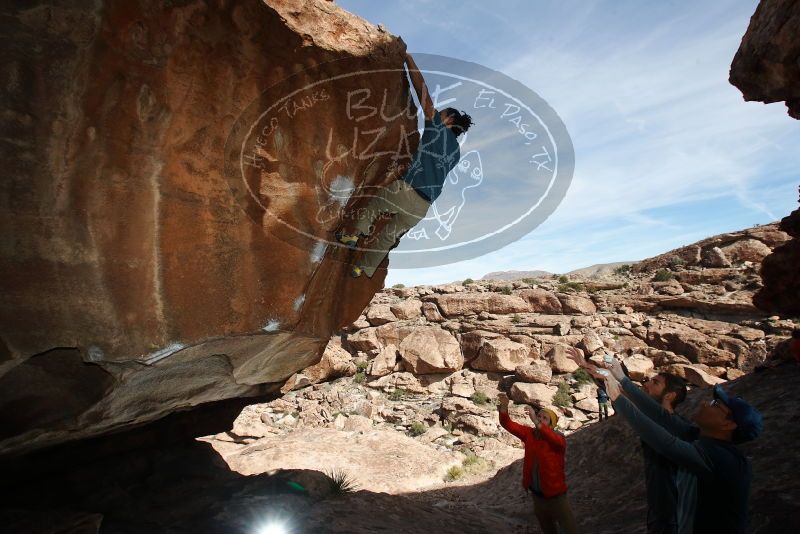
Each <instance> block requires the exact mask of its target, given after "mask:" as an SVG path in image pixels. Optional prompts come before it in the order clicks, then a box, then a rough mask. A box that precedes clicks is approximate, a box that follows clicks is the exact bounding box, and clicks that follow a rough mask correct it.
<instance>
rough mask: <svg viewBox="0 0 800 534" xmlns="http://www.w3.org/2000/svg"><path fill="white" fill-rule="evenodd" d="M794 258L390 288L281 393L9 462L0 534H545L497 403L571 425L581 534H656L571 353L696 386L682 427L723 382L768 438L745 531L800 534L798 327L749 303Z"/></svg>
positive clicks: (758, 452)
mask: <svg viewBox="0 0 800 534" xmlns="http://www.w3.org/2000/svg"><path fill="white" fill-rule="evenodd" d="M786 237H787V236H786V234H784V233H783V232H780V231H779V230H778V229H777V228H776V227H775V226H774V225H770V226H764V227H759V228H753V229H750V230H745V231H742V232H736V233H732V234H725V235H723V236H716V237H714V238H710V239H707V240H704V241H702V242H700V243H697V244H694V245H690V246H688V247H684V248H681V249H678V250H675V251H671V252H669V253H667V254H664V255H661V256H658V257H655V258H651V259H649V260H644V261H642V262H639V263H637V264H636V265H635V266H633V267H632V268H631V269H627V268H624V267H621V268H618V270H617V271H616V272H614V273H611V274H604V275H602V276H600V277H594V278H578V277H575V276H571V277H567V278H561V277H559V278H552V277H551V278H548V279H536V280H532V279H525V280H515V281H499V282H494V281H479V282H474V281H470V280H465V281H463V282H459V283H453V284H446V285H441V286H434V287H415V288H404V287H396V288H389V289H385V290H384V291H382V292H380V293H379V294H377V295H376V296H375V298H374V299H373V301H372V303H371V304H370V306H369V307H368V308H367V309H366V310H365V311H364V314H363V315H362V316H361V317H359V318H358V320H356V321H355V322H354V323H353V324H351V325H349V326H348V327H346V328H345V329H344V330H343V331H342V332H341V333H340V334H339V335H337V336H335V337H334V338H332V339H331V341H330V343H329V344H328V347H327V349H326V351H325V354H324V356H323V358H322V360H321V361H320V362H319V363H317V364H315V365H313V366H311V367H309V368H307V369H305V370H303V371H302V372H300V373H297V374H296V375H294V376H293V377H291V378H290V379H289V380H288V381H287V382H286V383H285V384H284V386H283V389H282V391H281V392H280V394H272V396H270V397H269V398H263V399H261V402H258V403H256V404H250V405H247V404H246V403H245V402H244V401H237V403H235V404H225V405H224V406H223V407H224V410H223V411H221V412H214V411H213V410H216V409H217V408H216V405H208V406H203V407H200V408H197V409H195V410H193V411H190V412H186V413H185V414H173V415H171V416H169V417H168V418H166V419H164V420H163V421H160V422H159V423H156V424H153V425H147V426H145V427H142V428H141V429H136V430H130V431H128V432H126V433H124V434H120V435H117V436H107V437H104V438H97V439H96V440H88V441H83V442H80V443H78V444H72V445H69V444H67V445H63V446H61V447H60V448H56V449H53V450H45V451H42V452H41V453H40V454H36V455H29V456H25V457H23V458H20V459H19V460H14V459H9V461H8V462H6V463H4V464H3V465H0V469H2V471H3V472H4V473H7V474H8V480H9V481H10V484H11V485H13V487H14V488H15V492H14V494H13V495H12V496H11V497H9V498H8V499H7V500H6V501H5V503H4V507H3V509H2V510H0V524H2V525H3V528H6V529H7V530H8V529H10V530H9V531H10V532H31V533H33V532H61V531H63V532H97V531H98V529H99V530H100V531H102V532H112V533H115V532H125V533H128V532H226V533H229V532H242V533H252V532H259V528H260V526H261V525H266V524H268V522H269V521H273V520H275V521H284V522H286V524H287V525H288V527H289V532H292V533H298V534H299V533H305V532H314V533H317V532H323V533H325V532H330V533H334V532H335V533H362V532H363V533H374V532H419V533H428V532H453V533H455V532H458V533H463V532H476V533H484V532H518V533H524V532H536V531H537V530H536V527H533V526H532V525H533V522H532V520H531V519H532V518H531V506H530V502H528V500H527V497H526V496H525V494H524V493H523V492H522V491H521V488H520V487H519V480H520V477H521V473H520V471H521V458H522V449H521V448H520V447H519V443H517V440H516V439H514V438H513V437H512V436H510V435H509V434H508V433H507V432H505V431H503V430H502V429H501V428H500V427H499V426H498V421H497V415H496V408H495V404H494V401H495V399H496V397H497V394H498V393H499V392H500V391H506V392H508V393H509V394H510V395H511V397H512V398H513V400H514V401H515V405H514V406H513V407H512V410H516V417H517V418H518V419H520V420H524V417H525V416H524V414H523V413H522V406H523V405H524V404H532V405H536V406H550V407H553V408H554V409H555V410H556V411H558V413H559V414H560V416H561V420H560V422H559V428H560V429H561V430H562V431H563V432H564V433H565V434H568V435H569V438H568V454H567V466H566V468H567V481H568V484H569V486H570V498H571V500H572V502H573V506H574V509H575V512H576V515H577V516H578V517H579V521H580V523H581V528H582V529H583V531H584V532H592V533H594V532H609V533H612V532H620V533H621V532H626V533H628V532H643V525H644V513H645V510H644V492H643V479H642V472H641V463H640V462H641V460H640V452H639V450H638V440H637V439H636V438H635V437H634V436H633V435H632V433H631V431H630V430H629V429H628V427H627V426H626V425H625V424H624V422H622V421H620V420H618V419H617V418H615V417H612V418H611V419H610V420H609V421H607V422H603V423H602V424H597V413H596V410H597V404H596V400H595V395H596V387H595V385H594V383H593V382H592V381H591V380H588V379H587V377H585V376H582V375H581V373H579V372H576V368H575V365H574V364H573V362H571V361H570V360H568V359H566V358H565V355H564V352H565V348H566V347H577V348H579V349H580V350H582V351H583V352H584V353H585V354H587V356H588V357H590V358H593V359H597V358H599V357H602V355H604V354H605V353H606V352H614V353H616V354H617V355H618V357H620V358H621V359H622V360H623V361H624V362H625V364H626V365H627V367H628V369H629V371H630V374H631V376H632V377H633V378H634V379H637V380H642V379H644V378H645V377H648V376H651V375H653V374H654V373H656V372H658V371H661V370H664V371H669V372H673V373H677V374H680V375H682V376H684V377H685V378H686V379H687V380H688V381H689V382H690V383H691V384H692V386H693V388H692V391H691V392H690V397H689V400H688V401H687V403H686V406H685V407H684V408H683V411H684V413H686V414H689V413H691V411H692V408H693V405H695V404H696V403H697V402H698V400H699V399H701V398H703V397H704V396H707V395H708V392H707V390H706V388H707V387H708V386H710V385H711V384H716V383H722V382H729V383H730V384H729V387H730V388H731V389H732V390H733V391H734V393H736V394H741V395H744V396H745V397H746V398H748V399H749V400H751V402H753V403H754V404H755V405H756V406H758V407H759V409H761V410H762V412H763V413H764V416H765V421H766V423H765V427H766V430H765V432H764V435H763V436H762V437H761V438H760V439H759V440H757V442H754V443H753V444H750V445H748V446H747V448H746V450H747V452H748V454H750V455H751V456H752V457H753V462H754V472H755V476H754V481H753V494H752V498H751V512H752V517H753V520H752V522H751V524H752V527H753V528H752V531H753V532H758V533H768V532H790V531H794V530H797V528H798V527H799V525H797V519H796V518H797V517H798V514H797V512H798V511H800V504H798V501H797V499H798V495H800V486H798V482H797V478H796V476H794V473H795V472H796V471H797V465H796V463H797V462H796V458H795V456H794V455H792V454H791V452H790V451H791V446H789V445H788V444H794V443H796V442H797V441H798V438H800V435H798V432H799V431H798V428H800V427H799V426H798V425H797V424H796V423H797V421H799V420H800V413H798V406H799V405H798V403H797V402H796V399H795V398H794V396H793V394H792V392H793V390H794V389H795V388H796V383H797V380H798V378H800V369H798V368H796V367H795V366H794V365H793V364H781V365H779V366H777V367H772V366H773V365H774V364H776V363H779V362H780V361H781V360H782V359H783V358H785V356H786V353H785V352H786V349H785V340H786V339H787V338H788V336H789V333H790V332H791V330H792V328H794V327H796V326H797V324H798V321H797V318H792V317H788V318H780V317H777V316H773V317H766V316H765V315H764V314H763V313H761V312H759V311H758V310H756V309H755V308H754V307H753V306H752V305H751V304H750V299H751V298H752V294H753V292H754V291H757V290H758V289H759V288H760V287H761V279H760V276H759V264H760V260H761V259H762V258H763V257H764V255H766V254H767V253H769V251H770V250H771V249H772V248H775V247H777V246H779V245H780V244H781V243H783V242H785V241H786ZM765 363H766V364H767V367H764V366H763V364H765ZM759 366H762V367H761V368H762V369H764V370H762V371H756V372H754V370H757V369H758V368H759ZM220 409H222V408H220ZM228 421H233V423H232V424H231V423H229V422H228ZM198 436H201V437H199V438H198V439H193V438H196V437H198ZM187 438H192V439H187ZM336 480H338V483H337V482H336ZM348 485H349V486H350V487H349V488H348V487H347V486H348ZM187 497H190V498H187ZM787 529H788V530H787Z"/></svg>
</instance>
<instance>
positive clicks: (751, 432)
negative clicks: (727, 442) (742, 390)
mask: <svg viewBox="0 0 800 534" xmlns="http://www.w3.org/2000/svg"><path fill="white" fill-rule="evenodd" d="M714 398H715V399H719V400H721V401H722V402H723V403H724V404H725V406H727V407H728V408H729V409H730V410H731V415H732V416H733V421H734V422H735V423H736V430H734V431H733V442H734V443H744V442H746V441H750V440H751V439H755V438H757V437H758V435H759V434H761V431H762V430H763V429H764V422H763V419H762V417H761V413H760V412H759V411H758V410H756V409H755V408H753V407H752V406H751V405H750V404H748V403H747V402H745V400H744V399H743V398H741V397H730V396H728V394H727V393H725V390H723V389H722V386H720V385H719V384H717V385H716V386H714Z"/></svg>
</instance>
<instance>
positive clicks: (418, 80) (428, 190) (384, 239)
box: [336, 54, 472, 278]
mask: <svg viewBox="0 0 800 534" xmlns="http://www.w3.org/2000/svg"><path fill="white" fill-rule="evenodd" d="M406 66H407V68H408V74H409V77H410V78H411V84H412V85H413V87H414V91H415V92H416V93H417V97H418V98H419V102H420V105H421V106H422V111H423V113H424V115H425V131H424V133H423V134H422V138H421V139H420V141H419V147H418V148H417V151H416V153H415V154H414V158H413V160H412V162H411V165H410V166H409V167H408V170H407V171H406V172H405V174H403V176H402V177H400V178H397V179H395V180H394V181H392V182H391V183H389V184H388V185H387V186H386V187H383V188H381V190H380V191H379V192H378V193H377V194H376V195H375V196H373V197H372V198H371V199H370V200H369V202H368V203H367V205H366V206H365V208H364V209H363V210H361V211H360V212H359V216H358V217H357V218H356V221H355V225H354V226H355V228H353V230H352V231H353V233H347V232H345V231H341V232H338V233H337V234H336V238H337V240H338V241H339V242H340V243H342V244H344V245H347V246H349V247H351V248H354V249H355V248H357V246H358V241H359V239H360V238H362V237H364V238H367V237H370V236H371V235H372V233H373V231H374V226H373V223H374V222H375V221H376V220H377V219H378V218H379V217H380V216H382V215H387V214H388V215H391V216H392V219H391V220H390V221H389V222H388V223H387V224H386V225H385V226H384V227H383V228H382V229H381V231H380V233H379V234H378V235H376V236H372V237H373V238H374V242H372V243H370V244H369V246H367V247H365V248H366V250H365V252H364V254H363V255H362V257H361V258H360V259H359V260H358V261H357V264H356V265H354V266H353V269H352V270H351V275H352V276H354V277H356V278H358V277H359V276H361V273H362V272H363V273H366V275H367V276H369V277H370V278H372V275H373V274H375V270H376V269H377V268H378V266H379V265H380V264H381V262H382V261H383V259H384V258H385V257H386V255H387V254H389V251H390V250H391V249H392V248H394V247H395V246H396V245H397V242H398V241H399V240H400V238H401V237H402V236H403V234H405V233H406V232H407V231H408V230H410V229H411V228H413V227H414V225H416V224H417V223H418V222H419V221H421V220H422V219H423V218H425V214H426V213H427V212H428V208H430V207H431V203H433V201H434V200H436V198H437V197H438V196H439V195H440V194H441V192H442V187H443V185H444V181H445V179H446V178H447V174H448V173H449V172H450V170H451V169H452V168H453V167H455V166H456V164H457V163H458V161H459V160H460V159H461V150H460V148H459V144H458V139H457V138H458V136H459V135H461V134H462V133H464V132H466V131H467V130H469V127H470V126H472V118H471V117H470V116H469V115H467V114H466V113H463V112H459V111H457V110H456V109H454V108H446V109H444V110H442V111H438V110H437V109H436V108H435V107H434V106H433V101H432V100H431V97H430V94H429V93H428V88H427V86H426V84H425V79H424V78H423V76H422V73H420V71H419V69H418V68H417V65H416V63H414V59H413V58H412V57H411V55H410V54H406Z"/></svg>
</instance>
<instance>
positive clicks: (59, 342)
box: [0, 0, 416, 452]
mask: <svg viewBox="0 0 800 534" xmlns="http://www.w3.org/2000/svg"><path fill="white" fill-rule="evenodd" d="M97 6H98V7H97V8H96V9H95V10H90V9H89V8H65V7H59V6H56V5H53V6H48V5H42V6H39V7H36V8H31V9H20V10H17V11H15V12H13V13H12V14H11V15H10V16H8V17H6V18H5V19H4V21H3V22H2V25H3V30H4V32H3V33H4V35H6V40H7V42H6V43H5V44H4V48H5V49H6V52H5V53H4V61H5V62H6V65H5V66H4V69H3V71H4V72H5V73H6V75H5V76H6V79H5V81H4V83H3V88H2V91H3V93H4V95H3V100H4V103H5V104H4V105H5V108H6V109H5V114H6V115H5V116H6V120H5V121H4V125H3V128H4V129H5V130H6V131H5V133H4V136H5V137H7V138H11V139H13V140H14V146H13V148H9V147H11V145H9V144H5V145H4V146H5V147H6V148H5V149H4V152H3V153H2V158H3V160H2V161H3V165H4V168H5V173H6V177H5V178H4V179H3V181H2V184H0V192H1V193H2V194H1V195H0V202H2V212H1V213H0V218H2V228H3V232H2V236H1V237H0V244H1V245H2V247H0V270H1V271H2V273H3V276H2V282H0V284H2V288H1V289H0V290H2V293H3V295H4V296H3V299H2V301H1V302H0V317H1V318H2V319H1V321H0V391H1V392H2V393H0V414H6V413H7V412H8V413H10V412H12V411H15V409H14V408H13V407H14V406H19V405H20V403H22V402H27V401H26V400H25V399H27V400H28V401H29V400H30V399H31V395H33V396H35V397H36V402H37V403H38V404H37V406H39V407H40V410H39V411H40V412H41V413H46V412H47V413H49V415H48V417H47V418H42V417H40V416H41V413H38V412H36V410H34V411H33V412H32V413H30V414H28V415H27V416H26V414H25V413H22V414H20V413H16V416H15V417H16V420H17V423H18V424H17V426H16V427H15V428H16V430H15V431H14V432H11V433H9V432H5V433H3V434H2V435H0V440H3V439H4V440H5V441H0V452H2V451H3V450H15V449H19V448H27V447H32V446H37V445H40V444H45V443H51V442H55V441H60V440H63V439H66V435H67V433H69V432H72V434H70V437H80V436H81V435H89V434H93V433H97V432H102V431H104V430H109V429H112V428H116V427H118V426H120V425H126V424H129V423H132V422H140V421H143V420H148V419H152V418H155V417H158V416H161V415H164V414H165V413H168V412H169V411H171V410H173V409H176V408H181V407H186V406H191V405H195V404H198V403H201V402H207V401H210V400H217V399H221V398H227V397H233V396H240V395H253V394H257V393H259V392H263V391H264V390H265V389H264V386H260V385H261V384H265V383H280V382H282V381H283V380H285V379H286V378H288V377H289V376H290V375H291V374H292V373H293V372H295V371H297V370H299V369H302V368H304V367H306V366H308V365H309V364H310V363H314V361H316V360H318V359H319V356H320V354H321V352H322V350H323V349H324V347H325V344H326V343H327V340H328V338H329V337H330V334H331V332H332V331H334V330H335V329H337V328H339V327H341V326H343V325H345V324H349V323H351V322H352V321H353V320H354V319H356V318H357V317H358V315H359V313H360V312H361V310H362V309H363V308H364V307H365V306H366V304H367V303H368V302H369V300H370V298H371V297H372V295H373V294H374V292H375V291H376V290H377V289H379V288H380V287H382V284H383V278H384V276H385V271H379V272H378V273H377V274H376V276H375V277H374V278H373V279H371V280H368V279H366V278H365V277H362V278H361V279H359V280H353V279H350V278H349V277H348V276H347V273H348V266H347V262H349V261H352V259H353V258H352V256H351V254H350V253H349V251H345V250H342V249H338V248H336V247H335V246H333V245H329V246H327V248H326V247H325V246H324V245H318V243H319V241H318V239H320V238H321V239H330V238H331V235H332V233H333V231H334V230H335V229H336V228H337V227H338V226H339V225H340V224H341V213H342V212H341V210H338V209H337V208H338V207H341V206H338V207H337V204H336V203H337V202H339V204H343V205H347V206H348V208H353V207H354V206H353V205H352V204H353V203H354V202H353V201H352V200H349V201H348V197H347V196H344V197H343V199H337V198H336V197H335V195H333V196H332V193H331V183H332V182H333V181H335V180H337V179H338V180H339V181H340V182H344V183H350V184H352V185H353V186H354V187H363V186H366V185H375V184H376V183H378V182H379V181H380V180H382V179H383V177H384V176H385V174H386V173H387V170H388V166H389V162H390V158H389V157H388V156H386V155H384V156H372V155H370V154H376V153H380V152H383V153H384V154H387V153H391V152H393V151H395V150H396V148H397V147H398V146H399V145H400V144H401V142H403V141H407V140H408V139H411V140H412V141H413V135H409V134H408V132H414V131H415V129H416V121H415V119H414V118H413V115H412V116H409V114H408V113H401V112H402V111H403V109H404V107H405V106H406V103H407V102H408V87H407V84H406V81H405V77H404V76H403V75H402V73H401V72H400V71H399V70H397V69H400V68H402V62H403V52H404V45H403V43H402V42H400V41H398V40H397V39H396V38H394V37H391V36H389V35H388V34H386V33H384V32H383V31H382V30H380V29H379V28H377V27H374V26H372V25H370V24H367V23H366V22H364V21H362V20H360V19H358V18H356V17H354V16H352V15H350V14H348V13H346V12H345V11H343V10H342V9H341V8H339V7H337V6H335V5H334V4H332V3H330V2H325V1H321V0H320V1H309V2H305V3H303V5H302V8H299V7H298V3H296V2H290V1H284V0H269V1H267V2H263V1H258V0H244V1H240V2H233V3H219V2H210V1H201V0H196V1H190V2H172V3H165V2H160V1H131V2H100V3H99V4H97ZM6 45H8V46H6ZM375 69H395V70H394V71H391V70H389V71H387V72H385V73H383V74H380V75H371V76H369V77H366V78H360V79H354V78H344V79H342V80H341V81H334V82H330V83H328V84H326V85H325V87H324V88H322V89H320V90H312V89H309V88H308V87H307V85H308V84H309V83H311V82H313V81H315V80H317V79H319V78H320V77H335V76H338V75H342V74H347V73H352V72H353V71H354V70H375ZM292 75H294V77H292V78H290V77H291V76H292ZM287 78H289V81H288V82H287V81H286V80H287ZM268 88H272V89H271V92H270V90H267V89H268ZM265 90H266V91H265ZM289 90H297V91H298V92H297V94H296V95H295V97H294V98H293V99H292V98H290V99H289V100H287V101H286V104H287V108H286V111H285V112H284V114H283V115H282V116H280V117H279V121H278V122H279V124H278V125H277V129H276V130H275V131H274V132H271V135H270V136H269V140H268V142H265V143H264V144H263V146H261V147H260V148H261V150H262V152H261V153H259V157H260V158H261V159H260V162H261V164H260V165H258V166H255V167H253V166H251V167H249V168H248V169H247V172H246V173H245V175H243V176H239V177H238V178H237V177H236V175H235V173H234V174H231V173H232V171H231V169H233V171H236V170H237V168H236V166H235V165H232V164H231V161H232V158H233V157H234V156H235V155H238V152H237V151H236V150H235V149H236V142H240V141H241V139H238V138H237V137H236V136H237V132H238V133H241V132H240V131H239V130H237V129H236V127H241V126H242V125H245V126H246V125H248V124H249V123H252V120H253V116H247V115H246V114H247V113H252V112H253V111H254V110H258V109H260V108H261V107H263V108H264V109H268V108H269V107H270V106H271V105H273V104H274V103H275V101H276V100H279V99H281V98H283V97H285V96H286V95H287V94H288V93H287V91H289ZM353 90H367V91H370V92H371V94H372V95H384V94H385V98H384V100H385V102H386V104H385V106H386V109H387V110H388V111H389V112H391V115H392V117H393V118H392V119H391V120H386V119H385V118H383V117H381V116H380V115H375V116H369V117H363V120H360V121H359V122H358V127H359V128H360V129H361V131H366V130H370V129H378V128H383V130H382V135H381V136H380V137H378V138H377V139H376V140H375V141H374V143H373V144H372V145H371V146H370V147H369V148H370V152H369V154H367V151H366V149H365V147H364V146H363V144H362V145H359V143H366V142H367V141H368V140H371V139H372V138H369V139H367V138H363V139H361V138H359V137H358V136H356V138H355V140H354V133H353V117H352V116H351V115H349V114H350V112H351V110H350V108H348V107H347V106H346V105H345V103H344V102H345V100H346V98H347V95H348V92H350V91H353ZM376 98H377V97H376ZM411 111H412V112H413V111H414V110H413V109H412V110H411ZM373 137H374V136H373ZM231 140H232V141H231ZM226 142H227V145H226ZM251 145H252V143H251ZM341 147H345V150H344V151H343V150H341ZM239 148H240V149H241V143H240V144H239ZM348 148H349V149H351V150H350V153H349V154H348V153H347V149H348ZM332 149H333V150H335V156H332V155H331V154H332V153H331V150H332ZM237 180H238V182H237ZM237 183H238V185H239V186H241V188H240V189H237ZM245 183H246V184H247V186H248V187H250V190H251V191H252V192H253V194H249V193H247V192H246V191H244V189H245V188H244V184H245ZM247 199H249V200H247ZM348 202H349V204H348ZM326 210H327V211H326ZM323 212H324V213H323ZM322 215H324V216H322ZM290 226H291V228H290ZM56 347H68V348H70V349H71V350H70V351H67V352H66V353H62V352H59V353H58V354H59V357H58V358H57V360H58V361H59V362H61V363H59V364H58V365H60V366H61V367H58V369H61V371H58V370H57V369H56V366H55V364H52V365H51V364H50V363H48V362H50V361H51V360H55V359H54V358H51V357H50V356H48V354H49V353H46V351H48V350H50V349H53V348H56ZM175 349H182V350H177V352H176V351H175ZM36 354H40V356H37V358H35V361H36V369H38V370H39V371H36V372H34V369H32V368H30V366H31V365H33V363H32V362H33V360H29V358H30V357H31V356H32V355H36ZM64 354H66V355H64ZM170 354H171V355H170ZM85 362H91V365H89V364H87V363H85ZM87 368H92V369H93V370H92V371H91V372H88V371H87V370H86V369H87ZM98 369H100V370H102V371H103V372H102V373H101V374H102V375H103V376H104V377H105V378H104V380H101V381H97V380H96V379H95V378H93V374H94V371H96V370H98ZM31 377H34V378H31ZM37 377H38V378H37ZM30 380H33V382H32V383H31V382H30ZM87 380H88V381H89V382H90V383H89V384H87V383H86V381H87ZM67 382H69V383H67ZM94 383H97V384H101V385H98V386H97V387H94V386H92V384H94ZM54 384H55V385H54ZM278 385H279V384H278ZM51 386H52V387H51ZM48 388H50V389H53V388H55V389H58V390H59V391H61V393H62V394H60V396H56V397H53V398H52V399H50V400H48V399H49V397H48V393H47V390H48ZM71 388H84V389H86V390H88V391H91V392H92V393H91V394H90V395H88V397H86V396H84V397H86V398H83V397H82V400H81V401H80V402H77V403H75V405H74V406H72V407H71V408H69V409H66V408H65V409H64V410H63V417H62V418H59V417H57V416H56V417H54V416H53V411H54V410H55V411H56V412H57V411H58V408H57V407H56V405H53V404H51V401H52V402H56V400H55V399H56V398H57V399H61V401H63V399H68V398H70V391H72V389H71ZM31 390H34V391H35V392H34V393H31ZM78 396H80V395H78ZM61 401H59V402H61ZM16 412H19V410H16ZM23 412H24V410H23ZM45 420H46V422H47V428H41V425H42V424H43V422H45ZM34 434H36V435H37V436H39V437H38V438H36V440H32V439H31V436H32V435H34Z"/></svg>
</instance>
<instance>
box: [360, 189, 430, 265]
mask: <svg viewBox="0 0 800 534" xmlns="http://www.w3.org/2000/svg"><path fill="white" fill-rule="evenodd" d="M430 207H431V203H430V202H428V201H427V200H426V199H424V198H422V197H421V196H420V195H419V193H417V192H416V191H414V188H413V187H411V186H410V185H408V184H407V183H406V182H405V180H402V179H398V180H395V181H394V182H392V183H390V184H389V185H387V186H386V187H384V188H383V189H381V190H380V191H379V192H378V193H377V194H376V195H375V196H374V197H372V198H371V199H370V200H369V202H367V205H366V206H365V207H364V208H362V209H361V210H359V212H358V217H357V220H356V224H355V229H356V231H357V232H360V233H361V234H363V235H366V236H368V235H371V234H372V231H373V230H374V227H373V226H372V224H373V223H374V222H375V219H377V218H378V217H379V216H380V215H382V214H386V213H388V214H391V215H393V217H392V219H391V220H390V221H388V222H387V223H386V225H385V226H384V227H383V228H382V229H381V232H380V235H378V236H377V238H376V239H375V240H374V241H372V242H371V243H370V244H369V245H365V248H366V249H367V250H366V252H364V255H363V256H362V258H361V261H360V265H359V267H361V268H362V269H364V272H365V273H366V274H367V276H369V277H370V278H372V275H373V274H375V270H376V269H377V268H378V265H380V264H381V262H382V261H383V259H384V258H385V257H386V255H387V254H389V251H390V250H391V249H392V248H393V247H394V244H395V243H396V242H397V241H399V240H400V238H401V237H402V236H403V234H405V233H406V232H407V231H409V230H410V229H411V228H413V227H414V226H415V225H416V224H417V223H418V222H419V221H421V220H422V219H424V218H425V214H426V213H428V208H430Z"/></svg>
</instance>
